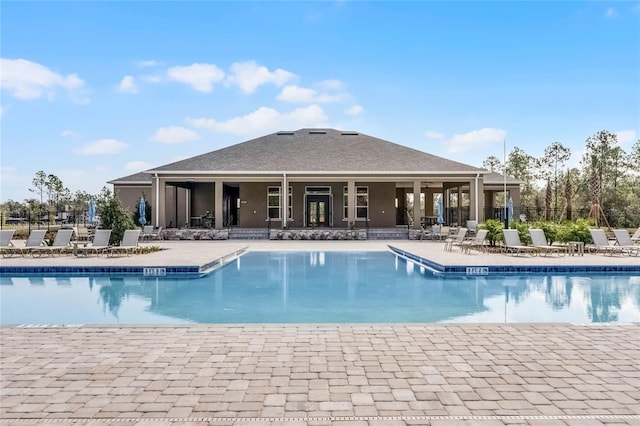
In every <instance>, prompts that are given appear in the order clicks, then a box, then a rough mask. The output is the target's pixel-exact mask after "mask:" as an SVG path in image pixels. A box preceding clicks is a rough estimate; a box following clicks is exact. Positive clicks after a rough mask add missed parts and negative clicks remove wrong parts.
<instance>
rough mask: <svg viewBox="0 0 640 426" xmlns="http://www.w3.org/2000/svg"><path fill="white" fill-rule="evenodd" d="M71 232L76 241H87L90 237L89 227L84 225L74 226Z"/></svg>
mask: <svg viewBox="0 0 640 426" xmlns="http://www.w3.org/2000/svg"><path fill="white" fill-rule="evenodd" d="M73 233H74V234H75V237H76V241H89V240H90V239H91V236H90V235H89V229H87V227H86V226H74V227H73Z"/></svg>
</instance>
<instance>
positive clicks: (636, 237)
mask: <svg viewBox="0 0 640 426" xmlns="http://www.w3.org/2000/svg"><path fill="white" fill-rule="evenodd" d="M631 241H633V242H634V243H636V244H640V227H638V229H636V232H634V233H633V235H632V236H631Z"/></svg>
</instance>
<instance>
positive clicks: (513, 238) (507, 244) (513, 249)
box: [502, 229, 539, 256]
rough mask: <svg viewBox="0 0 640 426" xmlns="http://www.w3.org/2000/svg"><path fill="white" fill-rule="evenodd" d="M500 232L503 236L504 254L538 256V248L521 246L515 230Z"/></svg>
mask: <svg viewBox="0 0 640 426" xmlns="http://www.w3.org/2000/svg"><path fill="white" fill-rule="evenodd" d="M502 232H503V234H504V248H505V253H506V254H509V253H511V254H515V255H516V256H518V255H520V254H527V253H530V254H532V255H534V256H535V255H536V254H538V252H539V249H538V248H536V247H532V246H525V245H524V244H522V242H521V241H520V236H519V235H518V230H517V229H503V230H502Z"/></svg>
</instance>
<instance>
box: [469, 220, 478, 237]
mask: <svg viewBox="0 0 640 426" xmlns="http://www.w3.org/2000/svg"><path fill="white" fill-rule="evenodd" d="M467 229H469V235H472V236H475V235H476V233H477V232H478V221H477V220H468V221H467Z"/></svg>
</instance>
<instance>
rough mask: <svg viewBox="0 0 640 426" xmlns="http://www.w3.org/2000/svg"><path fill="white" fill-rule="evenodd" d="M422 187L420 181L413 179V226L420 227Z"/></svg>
mask: <svg viewBox="0 0 640 426" xmlns="http://www.w3.org/2000/svg"><path fill="white" fill-rule="evenodd" d="M421 191H422V189H421V188H420V181H419V180H414V181H413V227H414V228H420V218H421V216H422V215H421V214H420V193H421Z"/></svg>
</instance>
